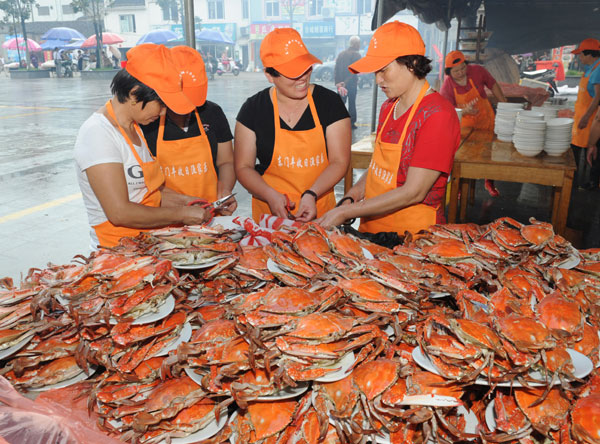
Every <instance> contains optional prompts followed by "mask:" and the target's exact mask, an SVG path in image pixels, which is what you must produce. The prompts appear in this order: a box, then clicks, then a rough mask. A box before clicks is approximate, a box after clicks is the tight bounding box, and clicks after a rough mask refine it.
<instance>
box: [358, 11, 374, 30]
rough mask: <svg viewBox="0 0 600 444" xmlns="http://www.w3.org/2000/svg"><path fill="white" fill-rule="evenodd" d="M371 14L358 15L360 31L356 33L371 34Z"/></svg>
mask: <svg viewBox="0 0 600 444" xmlns="http://www.w3.org/2000/svg"><path fill="white" fill-rule="evenodd" d="M372 21H373V16H372V15H371V14H368V15H361V16H360V33H359V34H358V35H371V34H373V32H374V31H372V30H371V22H372Z"/></svg>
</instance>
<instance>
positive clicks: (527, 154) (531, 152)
mask: <svg viewBox="0 0 600 444" xmlns="http://www.w3.org/2000/svg"><path fill="white" fill-rule="evenodd" d="M515 149H516V150H517V152H518V153H519V154H520V155H521V156H525V157H535V156H537V155H538V154H540V153H541V152H542V150H543V148H539V149H537V148H536V149H523V148H516V147H515Z"/></svg>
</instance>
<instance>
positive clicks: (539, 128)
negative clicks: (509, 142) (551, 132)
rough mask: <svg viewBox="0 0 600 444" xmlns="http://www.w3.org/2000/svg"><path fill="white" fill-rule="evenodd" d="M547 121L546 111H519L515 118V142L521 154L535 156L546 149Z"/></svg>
mask: <svg viewBox="0 0 600 444" xmlns="http://www.w3.org/2000/svg"><path fill="white" fill-rule="evenodd" d="M545 133H546V122H545V121H544V113H540V112H537V111H524V110H523V111H519V113H518V114H517V118H516V120H515V131H514V135H513V144H514V145H515V148H516V150H517V151H518V152H519V154H522V155H523V156H528V157H533V156H536V155H538V154H539V153H541V152H542V150H543V149H544V136H545Z"/></svg>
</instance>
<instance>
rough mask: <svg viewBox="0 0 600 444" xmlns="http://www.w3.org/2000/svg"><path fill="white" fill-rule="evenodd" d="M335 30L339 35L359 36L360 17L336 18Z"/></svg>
mask: <svg viewBox="0 0 600 444" xmlns="http://www.w3.org/2000/svg"><path fill="white" fill-rule="evenodd" d="M335 29H336V30H337V35H358V16H357V15H347V16H344V15H338V16H336V17H335Z"/></svg>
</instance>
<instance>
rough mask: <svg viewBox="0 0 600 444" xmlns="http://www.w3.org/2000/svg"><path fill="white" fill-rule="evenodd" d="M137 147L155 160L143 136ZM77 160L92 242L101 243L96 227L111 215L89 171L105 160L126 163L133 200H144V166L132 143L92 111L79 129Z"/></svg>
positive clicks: (143, 155)
mask: <svg viewBox="0 0 600 444" xmlns="http://www.w3.org/2000/svg"><path fill="white" fill-rule="evenodd" d="M134 147H135V150H136V151H137V153H138V155H139V156H140V159H141V160H142V162H151V161H152V160H153V159H152V156H151V154H150V151H148V147H147V146H146V142H145V141H144V139H143V138H142V146H137V145H134ZM75 162H77V181H78V182H79V188H80V189H81V194H82V195H83V203H84V204H85V208H86V210H87V214H88V221H89V224H90V237H91V245H92V246H93V247H95V246H96V245H98V238H97V237H96V232H95V231H94V229H93V227H94V226H95V225H98V224H101V223H103V222H106V221H107V220H108V218H107V217H106V214H104V210H102V206H101V205H100V202H99V201H98V199H97V198H96V195H95V194H94V191H93V190H92V187H91V186H90V183H89V181H88V177H87V174H86V173H85V170H86V169H87V168H89V167H91V166H94V165H99V164H102V163H121V164H123V173H124V174H125V179H126V181H127V190H128V192H129V200H130V201H131V202H136V203H140V202H141V201H142V199H143V198H144V195H145V194H146V192H147V191H148V188H147V187H146V183H145V182H144V175H143V173H142V167H141V166H140V164H139V163H138V161H137V160H136V158H135V156H134V155H133V153H132V152H131V148H130V146H129V144H128V143H127V141H126V140H125V138H124V137H123V136H122V135H121V133H120V132H119V130H118V129H117V128H115V127H114V126H113V125H112V124H111V123H110V122H109V121H108V119H107V118H106V117H105V116H104V115H103V114H100V113H94V114H92V115H91V116H90V117H89V118H88V119H87V120H86V121H85V122H84V123H83V125H81V128H79V133H78V134H77V140H76V141H75ZM94 249H95V248H94Z"/></svg>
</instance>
